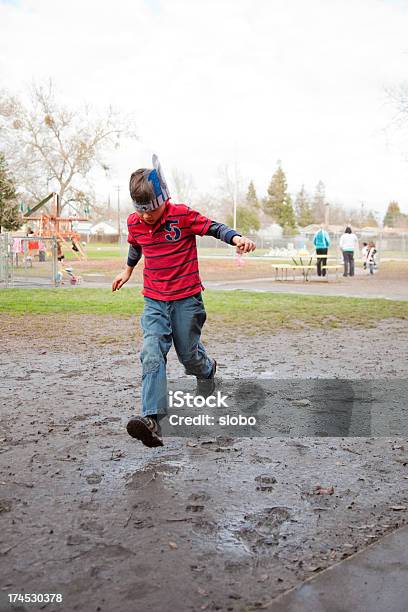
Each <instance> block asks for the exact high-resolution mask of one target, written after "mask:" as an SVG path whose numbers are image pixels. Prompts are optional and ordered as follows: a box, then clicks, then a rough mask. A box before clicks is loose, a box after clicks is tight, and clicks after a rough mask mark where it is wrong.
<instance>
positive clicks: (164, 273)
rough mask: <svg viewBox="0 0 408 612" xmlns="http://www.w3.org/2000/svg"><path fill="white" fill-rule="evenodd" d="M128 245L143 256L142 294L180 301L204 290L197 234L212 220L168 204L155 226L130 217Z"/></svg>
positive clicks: (186, 208) (208, 225) (187, 209)
mask: <svg viewBox="0 0 408 612" xmlns="http://www.w3.org/2000/svg"><path fill="white" fill-rule="evenodd" d="M127 223H128V242H129V244H132V245H133V246H134V247H136V248H141V249H142V252H143V255H144V268H143V291H142V293H143V295H145V296H146V297H149V298H153V299H154V300H163V301H171V300H180V299H181V298H185V297H188V296H190V295H194V294H196V293H199V291H201V290H202V289H204V287H203V285H202V283H201V279H200V275H199V271H198V258H197V246H196V235H197V236H204V234H205V233H206V232H207V230H208V228H209V227H210V225H211V220H210V219H208V218H207V217H204V216H203V215H201V214H200V213H199V212H197V211H196V210H192V209H191V208H189V207H188V206H187V205H186V204H172V203H171V202H167V204H166V208H165V210H164V213H163V215H162V216H161V217H160V219H159V220H158V221H157V223H156V224H155V225H153V226H152V225H149V224H148V223H145V222H144V221H143V219H141V218H140V217H139V215H138V214H137V213H133V214H131V215H129V217H128V220H127Z"/></svg>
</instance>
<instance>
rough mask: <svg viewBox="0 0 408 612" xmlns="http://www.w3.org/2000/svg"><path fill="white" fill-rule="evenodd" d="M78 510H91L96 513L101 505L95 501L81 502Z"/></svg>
mask: <svg viewBox="0 0 408 612" xmlns="http://www.w3.org/2000/svg"><path fill="white" fill-rule="evenodd" d="M78 508H79V509H80V510H90V511H91V512H96V511H97V510H98V508H99V504H97V503H96V502H94V501H81V502H79V506H78Z"/></svg>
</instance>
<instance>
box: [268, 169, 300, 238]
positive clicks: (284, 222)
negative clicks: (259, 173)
mask: <svg viewBox="0 0 408 612" xmlns="http://www.w3.org/2000/svg"><path fill="white" fill-rule="evenodd" d="M264 208H265V212H266V213H269V214H270V215H272V217H273V218H274V220H275V221H276V223H279V225H281V226H282V227H283V229H284V230H286V231H289V232H293V231H294V230H295V229H296V219H295V213H294V210H293V206H292V199H291V197H290V195H289V193H288V188H287V182H286V176H285V173H284V171H283V170H282V168H281V165H280V162H278V168H277V170H276V172H275V174H274V175H273V176H272V180H271V182H270V184H269V187H268V197H267V198H266V200H265V201H264Z"/></svg>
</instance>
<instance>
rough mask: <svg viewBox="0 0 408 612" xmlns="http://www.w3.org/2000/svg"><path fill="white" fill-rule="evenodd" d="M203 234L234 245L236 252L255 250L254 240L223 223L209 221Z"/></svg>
mask: <svg viewBox="0 0 408 612" xmlns="http://www.w3.org/2000/svg"><path fill="white" fill-rule="evenodd" d="M205 235H206V236H212V237H213V238H218V240H222V241H223V242H226V243H227V244H233V245H235V246H236V247H237V252H238V253H249V252H250V251H255V249H256V244H255V242H253V241H252V240H250V239H249V238H246V237H245V236H241V234H239V233H238V232H236V231H235V230H234V229H232V228H231V227H228V225H225V224H224V223H217V222H216V221H211V225H210V227H209V228H208V230H207V231H206V233H205Z"/></svg>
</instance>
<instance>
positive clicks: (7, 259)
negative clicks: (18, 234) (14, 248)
mask: <svg viewBox="0 0 408 612" xmlns="http://www.w3.org/2000/svg"><path fill="white" fill-rule="evenodd" d="M9 241H10V238H9V235H8V234H0V288H2V287H9V286H10V283H11V280H12V265H11V264H12V261H11V253H10V249H9Z"/></svg>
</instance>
